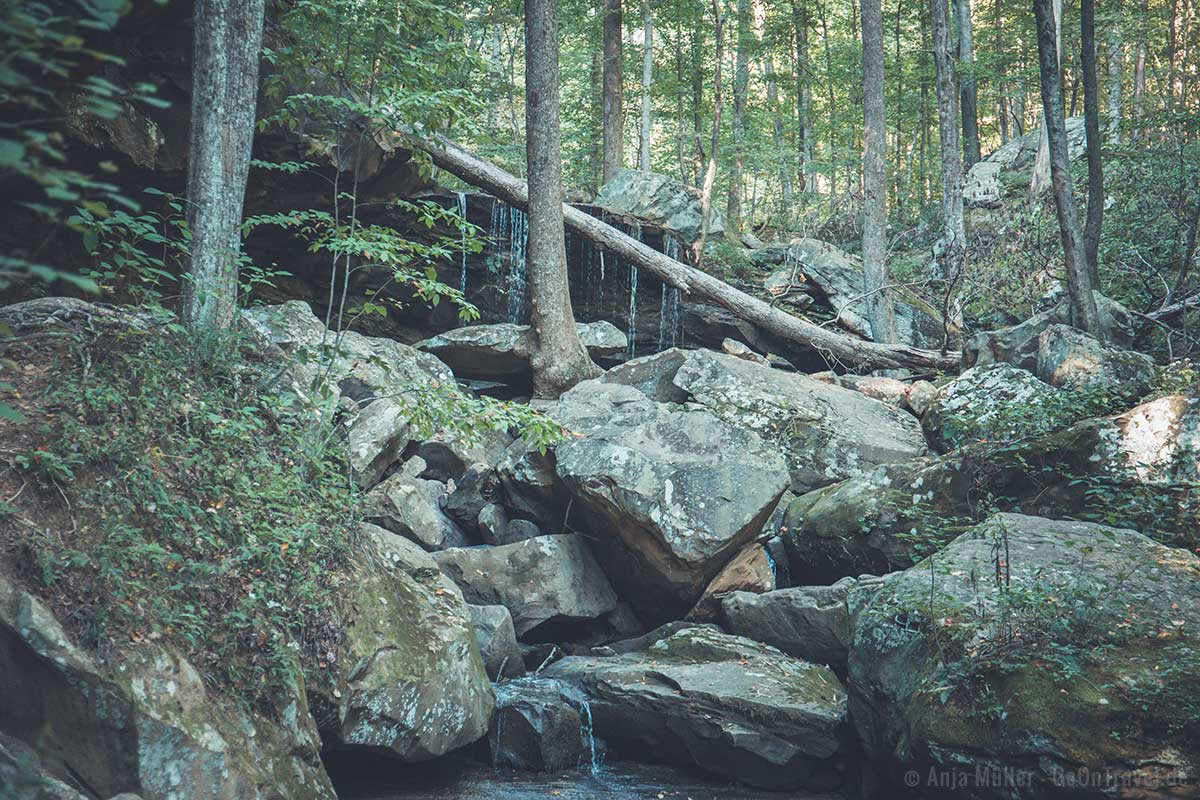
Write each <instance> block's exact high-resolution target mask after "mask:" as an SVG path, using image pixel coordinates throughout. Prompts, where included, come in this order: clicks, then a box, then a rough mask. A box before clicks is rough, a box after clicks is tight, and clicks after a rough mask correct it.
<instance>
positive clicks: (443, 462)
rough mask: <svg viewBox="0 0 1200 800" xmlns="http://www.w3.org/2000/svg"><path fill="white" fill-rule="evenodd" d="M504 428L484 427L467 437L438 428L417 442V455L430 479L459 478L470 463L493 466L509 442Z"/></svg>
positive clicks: (508, 445)
mask: <svg viewBox="0 0 1200 800" xmlns="http://www.w3.org/2000/svg"><path fill="white" fill-rule="evenodd" d="M512 443H513V437H512V436H510V435H509V434H508V432H507V431H497V430H493V429H491V428H483V429H482V430H478V431H474V432H473V435H470V436H466V435H462V434H458V433H454V432H450V431H438V432H437V433H435V434H434V435H433V436H430V437H429V438H428V439H426V440H425V441H423V442H421V443H420V444H418V445H417V454H418V455H419V456H421V457H422V458H424V459H425V461H426V462H427V465H428V466H427V468H426V469H427V471H426V474H425V475H423V476H421V477H425V478H431V479H433V480H437V481H442V482H443V483H444V482H446V481H452V480H453V481H458V480H459V479H460V478H461V477H462V475H463V473H464V472H466V470H467V469H468V468H470V467H471V466H472V465H475V464H484V465H486V466H489V467H495V466H496V464H498V463H500V459H502V458H503V457H504V452H505V451H506V450H507V449H508V448H509V447H510V446H511V445H512Z"/></svg>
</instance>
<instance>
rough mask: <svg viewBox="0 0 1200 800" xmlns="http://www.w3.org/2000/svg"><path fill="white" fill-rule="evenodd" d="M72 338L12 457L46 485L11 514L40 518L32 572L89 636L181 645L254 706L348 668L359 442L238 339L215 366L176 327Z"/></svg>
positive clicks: (29, 402)
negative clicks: (346, 611)
mask: <svg viewBox="0 0 1200 800" xmlns="http://www.w3.org/2000/svg"><path fill="white" fill-rule="evenodd" d="M68 341H69V344H67V345H66V346H61V347H60V348H59V358H58V359H57V360H56V361H52V362H50V363H56V364H58V365H59V366H58V367H56V370H55V374H54V375H52V376H50V378H49V380H46V381H44V382H42V383H41V385H39V386H36V387H31V388H27V392H28V393H27V394H26V395H25V396H24V397H23V398H22V400H23V405H24V406H25V407H27V408H32V409H33V412H32V413H30V414H29V415H28V417H27V419H26V421H25V424H24V429H25V430H24V432H23V433H24V437H23V439H22V442H23V444H24V447H23V449H22V450H21V451H20V452H18V453H17V454H16V455H15V457H13V458H12V460H11V463H12V464H13V466H14V468H15V469H16V470H17V472H18V473H19V474H20V478H21V480H22V482H23V483H27V484H30V485H32V488H33V491H32V492H30V494H29V495H27V496H26V497H25V498H22V499H18V500H15V501H14V503H17V505H13V506H10V507H8V508H7V509H6V511H7V515H6V516H7V517H8V519H6V520H5V521H4V524H5V525H6V526H13V525H15V524H16V523H17V521H20V520H23V524H22V525H20V526H19V531H20V536H19V545H17V547H16V550H17V553H18V558H17V560H16V564H17V567H18V569H19V570H21V571H22V572H23V573H24V577H25V578H26V581H25V582H26V583H32V584H34V585H36V586H37V587H38V589H39V591H40V593H41V594H42V595H43V596H44V597H45V598H46V599H47V600H48V601H49V602H50V604H51V606H52V607H53V608H54V609H55V611H56V613H57V614H58V616H59V618H60V619H64V621H65V622H67V624H68V625H69V626H70V627H72V628H73V629H74V630H75V632H76V633H77V635H78V636H79V638H80V640H81V644H83V645H85V646H89V647H92V648H96V649H97V650H99V651H100V652H101V653H102V654H103V653H108V654H111V653H113V652H116V651H117V649H118V648H119V647H120V646H121V645H124V644H128V643H130V642H133V643H137V642H142V641H145V640H149V641H161V642H162V643H164V644H169V645H173V646H174V647H175V648H178V649H179V650H181V651H182V652H183V653H184V654H185V655H186V656H187V657H188V659H189V660H191V661H192V663H193V664H194V665H196V666H197V668H198V669H200V671H201V672H202V673H203V674H204V675H205V677H206V678H207V679H208V680H209V681H210V683H213V684H217V685H224V686H227V687H230V688H232V689H233V690H234V693H235V694H236V695H237V696H239V697H241V698H243V699H246V700H248V701H255V700H258V701H263V700H265V698H267V697H269V696H270V690H271V689H272V688H273V687H276V686H279V685H281V684H283V683H284V682H287V681H290V680H292V679H294V677H295V676H294V675H293V674H291V673H292V672H294V671H295V669H296V666H297V665H298V664H303V665H304V666H305V668H306V669H314V668H315V669H322V668H327V667H330V666H332V662H333V661H334V660H335V659H336V652H337V644H338V639H339V624H338V621H337V613H336V608H335V604H334V600H335V598H334V596H333V593H332V584H331V581H332V579H333V576H334V574H335V572H336V570H337V569H338V567H339V565H341V564H342V563H343V562H344V561H345V559H346V558H347V556H348V554H349V552H350V550H351V548H352V544H353V536H354V532H355V530H356V529H357V526H356V522H357V516H358V514H357V509H358V505H359V501H358V497H357V496H356V491H355V489H354V488H353V485H352V482H351V481H350V479H349V474H348V467H347V465H346V463H345V458H344V454H343V451H344V445H343V444H342V442H341V441H340V440H339V439H337V438H336V437H321V436H317V437H314V436H311V435H308V434H309V433H310V432H311V431H310V429H311V426H312V425H313V424H314V423H313V422H312V421H311V418H312V415H305V414H302V413H297V412H296V411H295V408H296V407H295V406H293V404H292V398H290V397H288V396H286V395H282V396H281V395H279V394H277V393H275V392H269V391H263V388H262V384H263V382H264V381H265V380H266V379H267V378H268V377H269V374H268V371H267V369H266V368H262V369H260V368H259V367H257V366H255V365H254V364H253V363H252V362H249V361H247V360H245V359H244V357H243V354H241V353H239V352H238V348H237V347H234V348H231V349H230V350H228V351H226V353H225V354H224V355H222V356H218V357H217V358H215V359H213V360H211V361H209V362H208V363H200V362H199V361H198V360H196V359H195V358H194V356H193V355H192V349H191V348H190V347H189V344H188V341H187V339H186V335H185V334H183V333H182V331H181V330H179V329H177V328H175V327H172V328H169V329H156V330H151V331H138V330H133V329H121V330H117V331H110V332H106V333H105V334H104V335H103V336H102V337H98V338H92V337H91V336H90V335H89V336H83V335H74V336H73V337H72V338H71V339H69V340H68ZM5 438H8V437H5ZM314 441H317V442H323V443H324V444H320V445H318V446H316V447H314V445H313V442H314ZM22 491H23V492H24V491H27V489H25V487H23V490H22ZM35 499H36V501H37V502H41V503H43V504H44V505H43V507H42V508H41V509H40V510H39V512H38V513H34V514H29V515H25V514H23V513H22V510H23V509H22V506H21V505H19V504H20V503H21V502H27V501H29V500H35ZM50 508H53V509H54V510H53V511H52V512H51V511H48V509H50ZM31 519H33V520H36V521H37V522H36V523H32V522H30V521H29V520H31ZM48 523H49V524H48Z"/></svg>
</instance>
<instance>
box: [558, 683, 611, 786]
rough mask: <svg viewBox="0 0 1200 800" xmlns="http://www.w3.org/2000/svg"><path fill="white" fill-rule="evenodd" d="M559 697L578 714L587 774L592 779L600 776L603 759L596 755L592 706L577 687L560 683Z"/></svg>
mask: <svg viewBox="0 0 1200 800" xmlns="http://www.w3.org/2000/svg"><path fill="white" fill-rule="evenodd" d="M558 693H559V696H561V697H562V698H563V699H564V700H566V701H567V702H568V703H570V704H571V705H573V706H574V707H575V709H576V710H577V711H578V712H579V733H580V735H581V737H582V738H583V741H584V744H586V745H587V748H588V755H589V757H590V758H589V760H588V772H589V773H591V774H592V776H593V777H595V776H597V775H599V774H600V766H601V762H602V761H603V758H602V757H601V756H599V755H597V753H596V728H595V725H594V724H593V722H592V704H591V702H590V701H589V700H588V697H587V695H586V694H584V693H583V691H582V690H581V689H579V688H578V687H577V686H572V685H570V684H565V683H560V684H559V688H558Z"/></svg>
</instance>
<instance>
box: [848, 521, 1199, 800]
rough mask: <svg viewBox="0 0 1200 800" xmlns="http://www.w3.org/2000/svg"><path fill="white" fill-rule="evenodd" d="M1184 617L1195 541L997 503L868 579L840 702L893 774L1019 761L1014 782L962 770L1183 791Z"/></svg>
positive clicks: (1191, 610)
mask: <svg viewBox="0 0 1200 800" xmlns="http://www.w3.org/2000/svg"><path fill="white" fill-rule="evenodd" d="M998 553H999V554H1000V555H999V556H998V555H997V554H998ZM998 558H999V559H1000V560H999V561H998ZM998 570H999V571H1000V573H1001V577H1000V578H999V579H998V578H997V571H998ZM1196 630H1200V558H1197V557H1196V556H1195V555H1193V554H1191V553H1189V552H1187V551H1185V550H1182V549H1174V548H1169V547H1164V546H1162V545H1160V544H1157V543H1155V542H1153V541H1152V540H1150V539H1149V538H1147V537H1146V536H1143V535H1141V534H1140V533H1137V532H1135V531H1131V530H1124V529H1118V528H1111V527H1107V526H1103V525H1095V524H1088V523H1080V522H1067V521H1055V520H1049V519H1043V518H1038V517H1029V516H1022V515H1018V514H998V515H996V516H994V517H992V518H991V519H990V520H988V522H987V523H985V524H984V525H982V526H980V527H979V528H978V529H976V530H973V531H970V532H968V533H966V534H963V535H962V536H960V537H958V538H957V539H955V540H954V541H953V542H952V543H950V544H949V545H948V546H947V547H946V548H945V549H943V550H942V551H941V552H940V553H938V554H937V557H936V559H934V560H933V561H932V562H929V563H922V564H919V565H917V566H915V567H913V568H911V569H908V570H906V571H904V572H901V573H897V574H894V575H891V576H889V577H888V578H886V579H885V580H884V581H883V582H882V584H881V585H879V586H878V587H875V591H874V594H873V597H872V598H871V599H870V600H869V601H868V602H867V603H866V604H865V605H864V606H863V607H862V608H861V610H860V611H859V613H858V614H857V617H856V623H855V629H854V639H853V644H852V646H851V648H850V660H849V681H848V684H849V686H850V687H851V699H850V710H851V718H852V719H853V721H854V725H855V727H856V728H857V730H858V733H859V737H860V739H861V740H862V743H863V746H864V750H865V754H866V756H867V758H869V759H871V760H872V761H873V762H874V763H876V764H878V765H880V766H881V767H882V768H883V769H884V771H885V772H886V774H888V775H889V776H890V777H892V778H893V779H895V780H896V781H898V782H899V781H901V780H902V776H903V775H905V774H911V772H910V771H911V770H916V771H917V773H918V774H920V775H927V774H930V771H931V770H933V771H941V770H954V771H955V772H960V771H961V772H963V773H964V774H970V775H979V774H986V775H1005V774H1016V775H1020V776H1021V781H1022V783H1021V786H1020V788H1019V789H1018V790H1016V791H1014V790H1013V784H1012V783H1007V782H1004V783H975V784H973V785H972V787H971V796H972V797H979V798H996V799H997V800H999V798H1005V800H1008V799H1009V798H1014V797H1020V798H1052V797H1061V796H1064V795H1063V786H1064V783H1063V780H1064V776H1065V777H1066V778H1068V779H1070V778H1074V777H1076V776H1081V775H1084V774H1088V775H1091V776H1120V780H1121V781H1122V785H1124V786H1130V785H1134V786H1137V790H1136V793H1137V794H1138V795H1140V796H1145V797H1168V796H1173V795H1174V794H1175V793H1176V791H1177V790H1178V787H1180V786H1186V787H1189V789H1185V791H1184V795H1185V796H1186V795H1189V793H1190V791H1189V790H1190V789H1191V788H1194V787H1195V786H1196V782H1197V780H1200V749H1197V748H1196V746H1195V739H1194V731H1191V730H1190V728H1189V726H1191V725H1193V724H1194V722H1195V713H1196V712H1195V698H1196V696H1197V692H1198V691H1200V651H1198V650H1197V649H1196V648H1195V647H1194V645H1193V644H1192V643H1191V640H1192V633H1191V632H1193V631H1196ZM998 648H1002V651H998ZM1046 654H1053V658H1047V657H1046ZM964 670H969V672H964ZM937 774H940V773H937ZM897 785H899V783H897ZM1172 787H1174V788H1172ZM1110 789H1111V786H1108V785H1105V784H1104V782H1103V781H1102V782H1100V783H1088V784H1082V785H1081V790H1080V791H1079V792H1077V793H1075V792H1072V796H1078V797H1081V798H1097V800H1098V799H1099V798H1103V797H1111V796H1112V793H1111V792H1110Z"/></svg>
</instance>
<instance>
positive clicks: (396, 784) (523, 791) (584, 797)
mask: <svg viewBox="0 0 1200 800" xmlns="http://www.w3.org/2000/svg"><path fill="white" fill-rule="evenodd" d="M386 771H387V772H389V773H390V774H367V773H364V772H358V773H357V774H348V773H345V772H334V771H332V770H331V775H333V778H334V786H335V787H336V788H337V793H338V797H339V798H341V800H548V799H549V800H842V797H843V796H842V795H832V794H812V793H809V792H768V791H765V790H762V789H752V788H749V787H747V786H741V785H737V784H731V783H728V782H725V781H721V780H720V779H716V778H707V777H704V776H702V775H697V774H696V773H694V772H688V771H685V770H682V769H678V768H676V767H669V766H665V765H661V764H637V763H633V762H629V761H614V762H609V763H607V764H605V765H604V768H603V769H602V770H601V771H600V773H599V774H597V775H592V774H590V773H589V772H588V771H587V770H586V769H578V770H568V771H564V772H547V773H538V772H517V771H514V770H509V769H493V768H492V767H490V766H488V765H486V764H483V763H480V762H478V761H470V760H468V759H466V758H455V757H453V756H448V757H444V758H441V759H438V760H437V761H435V762H431V763H428V764H414V765H406V764H397V763H395V762H388V764H387V770H386Z"/></svg>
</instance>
